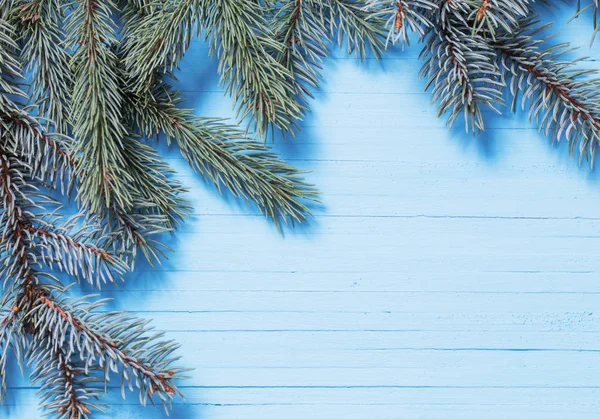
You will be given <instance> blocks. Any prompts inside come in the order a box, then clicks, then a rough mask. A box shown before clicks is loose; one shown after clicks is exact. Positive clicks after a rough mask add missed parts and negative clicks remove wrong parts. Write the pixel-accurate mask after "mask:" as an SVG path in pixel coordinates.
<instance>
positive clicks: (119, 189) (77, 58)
mask: <svg viewBox="0 0 600 419" xmlns="http://www.w3.org/2000/svg"><path fill="white" fill-rule="evenodd" d="M113 10H114V4H113V2H112V1H110V0H105V1H102V2H99V1H98V0H84V1H82V2H81V3H80V4H79V5H78V6H77V7H76V8H75V10H73V11H72V12H71V14H70V15H69V17H68V22H67V25H66V30H67V32H68V37H69V39H70V40H71V42H72V49H73V56H72V62H73V73H74V85H73V93H72V103H71V113H72V125H73V134H74V136H75V138H76V140H77V141H76V144H75V148H74V151H75V153H76V155H77V156H78V157H77V158H78V163H79V164H78V170H79V171H80V172H81V171H85V176H81V181H80V184H79V186H78V199H79V200H80V202H82V204H83V205H84V206H86V207H87V208H88V209H89V211H91V212H92V213H100V212H101V211H102V210H103V209H104V208H106V207H110V206H111V205H112V204H113V203H114V204H115V205H118V206H119V207H120V208H125V209H126V208H130V207H131V205H132V196H131V190H130V188H129V187H128V185H129V184H130V183H131V176H130V174H129V173H128V172H127V170H125V158H124V150H123V142H122V138H123V137H125V136H127V131H126V129H125V127H124V126H123V124H122V123H121V102H122V97H121V89H120V84H121V83H120V81H119V76H118V69H117V56H116V54H115V52H114V51H113V50H112V48H113V46H114V45H115V43H116V38H115V33H114V28H113V23H112V18H111V16H112V12H113Z"/></svg>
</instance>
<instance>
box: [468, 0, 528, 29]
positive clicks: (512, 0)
mask: <svg viewBox="0 0 600 419" xmlns="http://www.w3.org/2000/svg"><path fill="white" fill-rule="evenodd" d="M534 1H535V0H531V1H530V0H473V1H470V2H468V3H467V7H468V8H469V9H470V11H469V13H468V17H467V19H468V20H469V22H471V26H472V28H473V33H477V34H479V35H482V36H484V37H489V38H491V39H494V38H495V37H496V34H497V32H498V30H500V31H504V32H505V33H513V32H514V31H515V30H517V28H518V26H519V20H520V19H523V18H525V17H526V16H528V15H529V14H530V12H531V10H530V9H531V6H532V3H533V2H534ZM484 34H485V35H484Z"/></svg>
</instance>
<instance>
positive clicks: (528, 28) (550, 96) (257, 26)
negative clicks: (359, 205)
mask: <svg viewBox="0 0 600 419" xmlns="http://www.w3.org/2000/svg"><path fill="white" fill-rule="evenodd" d="M538 3H544V2H537V3H536V2H535V1H534V0H284V1H271V0H265V1H245V0H244V1H242V0H74V1H66V0H4V1H3V2H2V3H0V197H1V205H2V208H1V211H2V212H1V214H0V219H1V228H2V235H1V242H0V273H1V277H2V281H3V294H2V299H1V307H2V310H3V312H2V317H1V318H0V379H1V380H0V386H1V389H0V390H1V392H2V393H4V392H5V390H6V369H5V366H6V362H7V359H8V358H9V357H11V356H14V358H15V359H16V360H17V362H18V363H19V364H22V365H28V366H30V367H31V369H32V374H31V379H32V381H33V382H34V383H37V384H39V386H40V399H41V404H42V406H43V408H44V409H45V411H46V413H48V414H50V415H53V416H55V417H59V418H69V419H79V418H87V417H89V416H90V415H92V414H93V412H94V411H97V410H103V409H104V408H105V407H106V406H103V405H102V404H101V402H100V400H98V399H99V398H100V397H101V395H102V394H103V393H104V391H105V387H106V384H107V383H108V381H109V380H110V379H111V377H113V376H119V377H120V381H121V387H122V389H121V390H122V392H123V394H124V393H125V388H129V389H130V390H135V391H137V393H138V394H139V399H140V402H141V403H142V404H145V403H146V402H148V401H151V402H153V403H154V401H160V402H162V403H163V404H164V405H165V407H166V408H168V407H169V406H170V404H171V402H172V400H173V398H174V397H175V396H176V395H177V394H179V393H180V392H179V389H178V387H177V383H178V380H179V379H180V378H182V374H183V373H184V369H183V368H182V367H181V366H179V365H177V357H176V354H175V351H176V349H177V344H176V343H174V342H172V341H168V340H165V339H164V338H163V337H162V335H161V334H160V333H155V332H153V331H152V328H151V327H150V326H149V324H148V323H147V322H146V321H144V320H142V319H138V318H135V317H134V316H131V315H128V314H126V313H123V312H111V311H106V310H105V309H103V306H104V305H105V301H102V300H95V299H94V298H93V297H86V298H73V297H72V296H71V294H70V292H69V291H70V287H71V286H72V284H71V282H70V280H71V279H72V280H75V282H85V283H87V284H89V285H91V286H94V287H98V288H99V287H101V286H104V285H105V284H110V283H112V282H117V281H120V280H121V279H122V278H123V275H124V274H125V273H126V272H128V271H129V270H131V269H132V268H133V266H134V261H135V259H136V256H137V255H138V254H139V253H141V254H142V255H143V256H144V257H145V258H146V259H147V260H148V261H149V262H150V263H158V262H160V260H161V258H162V256H163V252H164V251H165V249H166V247H165V246H164V245H163V244H162V243H161V242H160V239H159V237H160V235H159V234H160V233H164V232H170V231H173V230H175V229H176V228H177V226H178V225H179V224H180V222H181V221H182V220H183V219H184V218H185V217H186V216H187V215H188V214H189V213H190V212H191V208H190V206H189V204H188V202H187V201H186V199H185V192H186V190H185V187H184V186H183V185H182V184H180V183H179V182H178V181H176V180H174V179H173V176H172V175H173V171H172V169H171V168H170V167H169V166H168V164H167V163H166V162H165V161H164V160H163V159H162V157H161V156H160V154H159V153H158V152H157V151H156V150H155V149H154V148H153V147H152V145H150V143H149V142H148V141H147V140H149V139H152V138H156V139H158V140H161V141H165V142H166V143H167V144H168V145H172V146H176V147H177V148H178V149H179V150H180V152H181V154H182V156H183V158H184V159H185V160H187V161H188V162H189V164H190V166H191V167H192V168H193V169H194V170H195V171H196V172H198V173H199V174H200V175H201V176H203V177H204V179H205V180H206V181H207V182H208V183H210V184H213V185H215V186H216V187H217V188H219V189H226V190H227V191H229V192H230V193H232V194H233V195H235V196H239V197H241V198H243V199H245V200H247V201H249V202H251V203H253V204H254V205H255V206H256V208H257V209H258V210H259V211H260V212H261V213H263V214H264V215H265V216H266V217H268V218H269V219H271V220H272V221H273V222H274V223H275V224H276V225H278V226H280V224H281V223H285V222H291V223H293V222H303V221H304V220H305V219H306V218H307V217H308V215H309V207H310V206H309V203H310V201H315V200H317V199H318V192H317V190H316V189H315V188H314V187H313V186H312V185H310V184H308V183H306V182H305V181H304V180H303V173H302V172H301V171H299V170H297V169H295V168H294V167H292V166H290V165H288V164H287V163H286V162H284V161H283V160H281V159H280V158H279V157H278V156H277V155H276V154H275V153H273V152H272V151H271V150H269V148H268V147H266V146H265V144H264V143H262V142H260V141H256V139H255V138H253V137H252V136H251V135H249V134H248V132H254V133H255V134H256V135H257V136H258V138H261V139H264V138H267V137H268V136H269V135H270V134H274V133H276V132H280V131H282V132H284V133H286V132H287V133H289V134H292V135H293V134H294V132H295V131H297V129H298V124H299V122H300V121H301V120H302V118H303V116H304V115H305V113H306V112H307V110H308V108H309V105H310V97H311V92H312V90H313V89H314V88H316V87H317V86H318V85H319V82H320V77H321V74H320V69H321V63H322V61H323V60H324V59H325V58H326V57H327V56H328V54H329V50H330V48H331V44H332V43H333V42H336V43H337V44H338V45H339V46H341V47H344V48H346V49H347V51H348V53H355V54H356V55H357V56H358V57H361V58H364V57H366V56H367V55H369V54H371V55H373V56H375V57H379V56H381V55H382V54H383V53H385V50H386V47H387V46H389V44H401V45H402V46H403V47H404V46H405V45H409V34H410V33H411V32H414V33H415V34H416V36H417V37H418V38H420V40H421V41H423V42H422V43H423V47H422V53H421V58H422V60H423V67H422V71H421V74H422V75H423V76H424V77H425V78H426V79H427V87H428V88H431V91H432V95H433V101H434V102H437V104H438V111H439V115H440V116H442V115H444V116H446V117H447V118H448V123H449V124H453V123H454V122H455V121H456V120H457V119H459V117H461V118H460V119H464V121H465V126H466V129H467V131H473V132H479V131H481V130H483V129H484V128H485V118H484V114H485V113H484V112H482V110H485V109H491V110H494V111H496V112H502V109H503V107H504V106H505V102H506V101H507V99H506V98H507V95H508V97H509V98H510V99H509V101H510V102H511V103H510V108H511V109H513V110H514V109H516V108H517V107H518V106H520V107H523V108H527V109H528V113H529V116H530V118H531V119H533V120H535V121H536V122H537V123H538V124H539V126H540V129H543V130H544V131H545V132H546V133H547V134H549V135H552V137H553V139H556V140H560V139H561V138H565V139H566V140H568V141H569V142H570V144H571V146H572V148H576V147H578V148H579V150H580V152H581V156H582V157H587V158H590V160H592V161H593V156H594V154H595V151H596V149H597V147H598V142H599V141H600V106H599V102H598V86H599V83H600V82H598V80H597V79H593V78H589V77H588V78H585V76H587V75H588V73H589V72H588V71H584V70H576V69H575V67H574V66H575V64H576V62H577V60H575V61H562V60H561V55H563V54H564V53H566V52H569V51H570V50H569V48H568V46H567V45H564V44H561V45H557V46H551V47H549V48H548V47H547V45H548V43H549V42H550V41H549V40H548V39H547V38H545V37H544V36H543V35H541V33H542V31H543V30H544V29H545V27H546V25H541V24H538V22H537V21H536V20H535V15H534V13H535V8H536V7H549V6H548V5H541V6H540V5H538ZM574 3H576V4H575V8H574V10H575V11H574V15H575V16H580V15H583V14H587V13H590V14H591V15H592V19H593V24H594V34H595V32H596V31H598V28H599V26H598V25H597V22H596V12H597V8H598V2H597V0H592V1H589V2H587V3H586V2H582V1H576V2H574ZM584 3H585V4H584ZM195 37H199V38H201V39H205V40H206V41H207V42H208V43H209V45H210V52H211V54H212V55H213V56H214V57H215V59H216V60H218V63H219V66H218V72H219V74H220V76H221V83H222V84H223V86H224V88H225V91H226V92H227V93H228V94H229V95H231V97H232V98H233V101H234V103H235V110H236V111H237V115H238V122H240V123H242V124H248V126H246V127H244V126H241V127H240V126H239V125H238V124H236V123H231V122H227V121H225V120H223V119H220V118H218V117H216V116H197V115H195V113H194V111H193V110H192V109H186V108H185V107H183V106H182V104H183V102H184V98H183V96H182V94H181V93H180V92H179V91H178V90H176V88H175V87H174V86H173V85H172V84H173V80H174V79H175V78H174V76H175V70H176V69H177V68H178V65H179V62H180V61H181V59H182V58H183V56H184V55H185V53H186V51H187V49H188V48H189V46H190V43H191V42H192V40H193V39H194V38H195ZM70 198H73V200H74V202H75V203H76V205H77V208H78V210H77V213H76V214H75V215H73V216H71V217H64V216H62V215H61V214H60V212H59V209H60V206H61V203H63V200H68V199H70ZM113 382H114V381H113Z"/></svg>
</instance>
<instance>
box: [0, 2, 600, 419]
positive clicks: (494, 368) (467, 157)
mask: <svg viewBox="0 0 600 419" xmlns="http://www.w3.org/2000/svg"><path fill="white" fill-rule="evenodd" d="M555 13H556V14H557V16H559V17H558V19H559V21H561V22H562V24H561V25H559V28H560V30H561V35H560V36H559V40H567V39H569V40H575V44H578V45H582V46H584V47H585V48H586V49H585V50H584V51H587V45H588V42H589V36H590V33H591V31H590V27H589V26H590V25H589V22H588V21H581V22H577V21H576V22H574V23H571V24H569V25H568V26H567V25H566V24H565V21H566V19H565V18H564V17H563V16H566V15H567V14H566V13H564V14H561V13H559V12H555ZM599 48H600V42H598V41H597V42H596V44H595V46H594V47H593V50H592V51H591V52H590V54H594V55H596V57H598V56H600V55H599V54H598V52H599ZM417 53H418V46H417V45H415V46H413V47H412V48H410V49H408V50H407V51H405V52H400V51H397V52H395V53H393V54H390V55H387V56H386V57H385V59H384V60H383V61H382V62H381V63H378V62H376V61H375V60H367V61H366V62H365V63H360V62H359V61H357V60H356V59H354V58H349V57H346V56H345V55H344V54H342V53H341V52H336V53H335V57H334V58H333V59H331V60H329V61H327V62H326V64H325V70H324V76H325V82H324V84H323V87H322V89H321V90H320V91H318V92H317V93H316V95H315V96H316V99H315V100H314V102H313V103H312V107H313V111H312V113H311V114H310V115H309V116H308V117H307V118H306V121H305V123H304V125H303V131H302V133H301V134H300V135H299V137H298V138H297V139H295V140H288V141H286V142H283V141H278V142H277V143H276V148H277V149H278V150H281V151H282V152H283V155H284V156H285V157H286V158H287V159H288V160H289V161H291V162H292V163H293V164H295V165H297V166H299V167H301V168H304V169H307V170H311V171H312V173H310V174H309V175H308V178H309V179H310V181H312V182H314V183H316V184H317V185H318V186H319V188H320V189H321V191H322V192H323V205H322V206H321V207H317V208H315V218H314V219H313V220H312V221H311V222H310V224H309V225H306V226H301V227H299V228H297V229H295V230H291V229H288V230H286V231H285V236H282V235H280V234H279V233H278V232H277V231H276V229H275V227H274V226H273V225H271V224H269V223H268V222H267V221H265V220H264V219H262V218H261V217H259V216H258V215H257V214H256V211H254V210H253V209H252V208H250V207H248V206H246V205H244V204H243V203H241V202H239V201H237V200H235V199H231V198H230V197H225V199H223V198H221V197H219V196H218V193H217V192H216V191H214V190H212V189H210V188H207V187H206V186H205V185H204V183H203V182H202V180H201V179H199V178H198V177H196V176H195V175H194V174H193V173H192V172H191V171H190V170H189V169H188V168H187V166H186V164H185V162H183V161H182V160H181V159H180V158H179V157H178V154H177V153H176V152H171V153H169V161H170V163H171V164H172V165H173V166H174V167H175V168H176V169H177V170H178V171H179V173H180V174H181V176H180V178H181V179H182V181H183V182H184V183H185V184H186V185H188V186H189V187H190V188H191V193H190V198H191V199H192V200H193V203H194V206H195V215H194V217H192V218H191V219H189V220H188V222H187V223H186V225H185V226H184V228H183V229H182V230H181V231H180V232H179V233H178V234H177V235H176V236H175V237H173V238H172V239H171V240H170V244H171V245H172V247H173V248H174V250H175V252H174V253H173V254H172V255H171V256H170V260H169V261H167V262H165V263H164V264H163V266H162V267H160V268H159V269H156V270H152V269H150V268H149V267H147V266H140V269H139V270H138V272H137V273H136V274H134V275H131V276H130V277H129V278H128V281H127V284H126V285H125V286H123V287H121V288H120V289H109V290H106V291H104V292H103V294H104V295H106V296H111V297H115V299H116V300H115V306H116V307H118V308H125V309H128V310H130V311H134V312H137V313H138V314H139V315H141V316H144V317H148V318H154V319H155V322H154V323H155V325H156V327H157V328H158V329H161V330H165V331H167V336H168V337H170V338H173V339H176V340H178V341H179V342H181V344H182V348H181V350H180V353H181V355H182V356H183V359H182V363H183V364H185V365H187V366H189V367H193V368H195V370H194V371H192V372H191V373H190V376H191V378H190V379H189V380H187V381H186V382H184V383H182V384H183V389H184V391H185V393H186V397H187V398H186V400H185V401H182V400H177V402H176V406H175V409H174V411H173V413H172V415H171V416H172V417H175V418H202V419H222V418H260V419H271V418H273V419H274V418H277V419H283V418H285V419H293V418H302V419H304V418H306V417H316V418H328V419H332V418H344V419H363V418H412V417H423V418H483V417H485V418H488V417H503V418H504V417H526V418H537V417H539V418H554V417H555V418H564V417H569V418H574V417H581V418H590V417H600V406H599V403H600V402H599V400H600V380H599V378H598V377H599V376H600V340H599V337H600V313H599V312H598V310H597V307H598V303H599V302H600V295H599V294H600V280H599V278H598V271H599V270H600V258H599V257H598V249H599V245H600V217H599V216H598V208H600V184H599V177H598V174H597V173H596V172H591V171H590V170H589V169H588V168H587V167H585V166H582V167H578V165H577V162H576V161H575V160H573V159H572V158H569V157H568V155H567V152H566V149H565V147H564V145H563V146H559V147H552V146H551V145H550V144H549V141H548V140H547V139H545V138H544V137H543V136H542V135H541V134H538V133H537V132H536V130H535V128H534V127H533V126H532V125H531V124H530V123H529V122H527V121H526V119H525V116H524V115H523V114H519V115H516V116H504V117H492V118H491V119H489V122H488V127H489V129H488V130H487V131H486V133H485V134H484V135H483V136H481V137H473V136H470V135H465V134H464V133H462V131H461V128H460V127H459V128H457V129H452V130H450V131H448V129H446V128H445V126H444V121H442V120H439V119H437V118H436V116H435V109H434V108H433V107H432V106H430V105H429V100H430V99H429V94H428V93H423V86H424V82H423V81H422V80H420V79H419V78H418V77H417V71H418V69H419V66H420V63H419V62H418V60H417V58H416V57H417ZM584 64H585V65H588V66H595V67H598V63H597V62H595V61H594V60H588V61H586V62H585V63H584ZM215 70H216V66H215V63H214V62H213V61H210V60H208V59H207V58H206V47H205V46H204V45H203V44H202V43H200V42H197V43H194V45H193V46H192V48H191V50H190V52H189V53H188V55H187V57H186V58H185V60H184V63H183V64H182V69H181V73H180V79H181V80H182V83H183V89H184V90H185V91H186V96H187V97H188V98H190V100H189V105H192V106H195V107H197V108H198V113H199V114H203V115H216V116H223V115H229V114H231V106H232V103H231V100H230V99H228V98H226V97H223V94H222V90H221V89H220V88H219V87H218V85H217V81H218V77H217V75H216V72H215ZM10 384H11V387H12V388H10V389H9V394H8V398H7V401H6V403H5V406H4V407H3V408H2V410H1V411H0V413H1V415H0V416H1V417H3V418H7V417H14V418H30V417H31V418H33V417H38V416H39V413H38V411H37V399H36V396H35V389H34V388H31V387H30V384H29V383H28V381H27V380H26V379H21V378H18V371H17V370H16V369H15V370H14V377H13V378H12V380H10ZM116 384H117V383H115V385H116ZM114 393H115V395H116V396H115V397H112V398H110V399H108V400H110V401H111V402H114V403H116V405H115V406H113V409H112V410H111V411H110V412H109V413H108V414H107V415H106V416H105V417H107V418H108V417H118V418H127V419H129V418H142V417H143V418H161V417H164V413H162V412H161V410H160V409H151V408H146V409H144V408H142V407H140V406H138V404H137V398H136V396H135V394H133V393H130V394H129V395H128V398H127V400H125V401H122V400H120V399H119V398H118V390H116V389H115V391H114ZM100 417H102V416H100Z"/></svg>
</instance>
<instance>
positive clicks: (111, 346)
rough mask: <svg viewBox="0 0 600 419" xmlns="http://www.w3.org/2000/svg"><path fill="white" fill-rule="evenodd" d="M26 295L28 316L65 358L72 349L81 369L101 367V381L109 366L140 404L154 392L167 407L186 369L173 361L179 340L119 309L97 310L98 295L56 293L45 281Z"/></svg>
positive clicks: (70, 354)
mask: <svg viewBox="0 0 600 419" xmlns="http://www.w3.org/2000/svg"><path fill="white" fill-rule="evenodd" d="M30 301H31V308H30V310H29V311H28V312H27V313H26V315H25V318H26V321H28V322H30V323H31V324H32V325H33V326H34V327H35V329H36V332H37V333H38V334H43V335H45V336H48V339H49V343H50V344H49V346H51V347H61V348H62V347H63V346H64V348H65V349H64V351H65V356H66V357H67V358H70V357H71V356H72V355H73V354H75V353H76V354H77V356H78V357H80V359H82V361H84V365H85V367H84V373H85V374H89V368H90V367H94V368H99V369H103V370H104V382H108V381H109V380H110V375H111V372H112V373H117V374H119V375H120V376H121V388H122V392H124V389H125V386H128V387H129V388H130V390H133V385H135V386H136V387H138V388H139V393H140V402H141V403H142V404H143V405H145V404H146V402H147V401H148V400H150V401H152V396H153V395H157V396H159V398H160V399H161V401H162V402H163V403H164V404H165V408H166V407H167V406H168V405H169V404H170V402H171V400H172V399H173V397H174V396H175V395H176V394H179V390H178V389H177V387H176V385H175V383H174V380H176V379H179V378H182V377H181V376H180V374H181V373H182V372H183V371H184V370H182V369H180V368H177V367H173V366H172V364H173V362H175V361H176V358H173V357H172V353H173V351H175V350H176V349H177V347H178V346H177V345H176V344H175V343H173V342H172V341H163V340H160V339H161V337H162V334H161V333H155V334H150V331H151V328H149V327H148V326H147V322H145V321H142V320H139V319H136V318H134V317H129V316H126V315H125V314H124V313H121V312H99V311H96V310H97V309H98V308H99V307H101V306H102V304H103V302H102V301H101V300H100V301H96V302H90V301H87V299H78V300H70V299H68V298H67V297H64V296H62V297H61V296H58V297H57V296H55V295H54V294H53V293H52V292H51V291H50V290H49V289H47V288H45V287H43V286H37V287H36V288H34V289H33V291H32V293H31V297H30Z"/></svg>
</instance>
